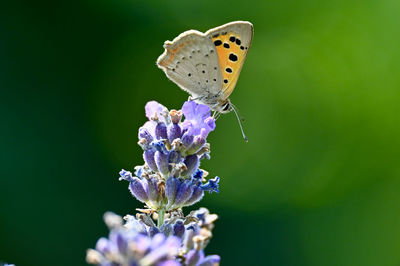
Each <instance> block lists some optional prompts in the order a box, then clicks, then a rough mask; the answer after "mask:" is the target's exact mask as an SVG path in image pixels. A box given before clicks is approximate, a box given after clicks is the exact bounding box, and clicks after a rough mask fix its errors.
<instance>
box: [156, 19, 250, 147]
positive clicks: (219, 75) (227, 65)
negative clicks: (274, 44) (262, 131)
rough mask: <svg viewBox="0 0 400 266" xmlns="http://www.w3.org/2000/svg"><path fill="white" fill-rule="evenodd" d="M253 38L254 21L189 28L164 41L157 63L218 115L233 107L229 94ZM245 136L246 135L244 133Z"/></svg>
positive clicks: (177, 82) (170, 76)
mask: <svg viewBox="0 0 400 266" xmlns="http://www.w3.org/2000/svg"><path fill="white" fill-rule="evenodd" d="M252 39H253V25H252V24H251V23H250V22H247V21H233V22H230V23H227V24H224V25H222V26H219V27H216V28H213V29H210V30H208V31H207V32H206V33H202V32H199V31H197V30H188V31H185V32H183V33H181V34H180V35H179V36H178V37H176V38H175V39H174V40H173V41H172V42H171V41H166V42H165V43H164V49H165V51H164V53H163V54H162V55H160V57H159V58H158V59H157V66H158V67H159V68H161V69H162V70H163V71H164V72H165V74H166V75H167V77H168V78H169V79H170V80H172V81H173V82H175V83H176V84H177V85H178V86H179V87H180V88H181V89H183V90H184V91H186V92H188V93H189V94H190V95H191V97H190V98H191V99H192V100H194V101H196V102H198V103H201V104H205V105H208V106H209V107H210V109H211V110H213V111H215V112H216V115H217V116H219V114H221V113H229V112H231V111H234V112H235V114H236V117H237V118H238V121H239V125H240V127H241V129H242V126H241V123H240V119H239V115H238V113H237V110H236V108H235V106H234V105H233V104H232V103H231V102H230V100H229V96H230V95H231V93H232V92H233V90H234V89H235V86H236V83H237V80H238V78H239V74H240V71H241V69H242V66H243V63H244V61H245V59H246V56H247V53H248V51H249V48H250V45H251V42H252ZM242 134H243V137H244V138H245V140H246V139H247V138H246V137H245V135H244V133H243V129H242Z"/></svg>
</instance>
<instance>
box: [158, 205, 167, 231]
mask: <svg viewBox="0 0 400 266" xmlns="http://www.w3.org/2000/svg"><path fill="white" fill-rule="evenodd" d="M164 214H165V210H164V209H161V210H159V211H158V219H157V227H158V228H160V227H161V226H162V225H163V223H164Z"/></svg>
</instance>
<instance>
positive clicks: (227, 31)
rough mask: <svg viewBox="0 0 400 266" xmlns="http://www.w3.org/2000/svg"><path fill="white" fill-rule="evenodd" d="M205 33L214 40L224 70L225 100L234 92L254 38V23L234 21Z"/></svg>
mask: <svg viewBox="0 0 400 266" xmlns="http://www.w3.org/2000/svg"><path fill="white" fill-rule="evenodd" d="M205 35H206V36H207V37H209V38H211V40H212V41H213V43H214V45H215V47H216V49H217V53H218V58H219V66H220V68H221V71H222V74H221V75H222V79H223V82H222V95H221V98H220V100H221V101H225V100H226V99H228V97H229V95H231V93H232V92H233V89H234V88H235V86H236V82H237V80H238V78H239V74H240V71H241V70H242V66H243V63H244V61H245V59H246V56H247V52H248V51H249V49H250V45H251V41H252V39H253V24H251V23H250V22H247V21H234V22H230V23H227V24H225V25H222V26H220V27H217V28H213V29H210V30H209V31H207V32H206V33H205Z"/></svg>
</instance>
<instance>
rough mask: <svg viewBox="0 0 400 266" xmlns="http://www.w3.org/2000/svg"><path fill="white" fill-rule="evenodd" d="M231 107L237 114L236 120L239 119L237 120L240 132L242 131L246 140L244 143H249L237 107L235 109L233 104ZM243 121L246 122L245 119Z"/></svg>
mask: <svg viewBox="0 0 400 266" xmlns="http://www.w3.org/2000/svg"><path fill="white" fill-rule="evenodd" d="M231 106H232V110H233V112H234V113H235V115H236V118H237V120H238V122H239V126H240V131H242V136H243V139H244V141H246V142H248V141H249V139H248V138H247V137H246V134H244V131H243V126H242V119H241V117H240V116H239V112H238V111H237V109H236V107H235V106H234V105H233V104H231ZM243 120H244V119H243Z"/></svg>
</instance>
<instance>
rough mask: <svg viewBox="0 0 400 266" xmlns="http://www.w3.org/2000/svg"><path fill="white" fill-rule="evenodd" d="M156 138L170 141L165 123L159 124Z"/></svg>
mask: <svg viewBox="0 0 400 266" xmlns="http://www.w3.org/2000/svg"><path fill="white" fill-rule="evenodd" d="M156 138H157V139H168V135H167V126H166V125H165V123H163V122H159V123H158V124H157V126H156Z"/></svg>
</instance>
